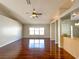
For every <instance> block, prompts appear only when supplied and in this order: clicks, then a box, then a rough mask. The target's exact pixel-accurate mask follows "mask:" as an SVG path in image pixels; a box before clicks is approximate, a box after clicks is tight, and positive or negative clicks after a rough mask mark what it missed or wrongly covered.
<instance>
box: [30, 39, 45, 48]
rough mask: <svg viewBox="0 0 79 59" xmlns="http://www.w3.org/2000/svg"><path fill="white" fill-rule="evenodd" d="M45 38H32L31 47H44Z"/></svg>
mask: <svg viewBox="0 0 79 59" xmlns="http://www.w3.org/2000/svg"><path fill="white" fill-rule="evenodd" d="M44 47H45V45H44V39H30V40H29V48H44Z"/></svg>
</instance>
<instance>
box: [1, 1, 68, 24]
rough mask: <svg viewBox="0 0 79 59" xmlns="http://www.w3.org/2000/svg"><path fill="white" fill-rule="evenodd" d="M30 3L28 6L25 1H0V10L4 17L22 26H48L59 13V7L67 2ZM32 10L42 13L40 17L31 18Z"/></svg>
mask: <svg viewBox="0 0 79 59" xmlns="http://www.w3.org/2000/svg"><path fill="white" fill-rule="evenodd" d="M30 1H31V5H28V4H27V2H26V0H0V10H1V11H2V13H3V14H4V15H6V16H8V17H11V18H13V19H17V20H18V21H20V22H22V23H23V24H49V23H50V22H51V21H52V20H53V19H52V18H53V17H54V16H56V15H57V13H58V12H59V8H60V6H61V5H63V3H65V2H66V1H67V2H68V0H30ZM63 7H64V6H63ZM66 7H67V6H66ZM33 8H35V9H36V11H38V12H40V13H42V15H40V16H38V18H34V19H33V18H31V17H30V16H31V13H32V11H33ZM27 12H29V14H27Z"/></svg>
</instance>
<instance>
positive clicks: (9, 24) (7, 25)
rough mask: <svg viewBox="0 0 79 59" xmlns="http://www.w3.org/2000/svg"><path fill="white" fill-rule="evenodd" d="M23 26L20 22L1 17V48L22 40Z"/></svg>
mask: <svg viewBox="0 0 79 59" xmlns="http://www.w3.org/2000/svg"><path fill="white" fill-rule="evenodd" d="M21 34H22V26H21V24H20V23H19V22H17V21H15V20H12V19H10V18H8V17H5V16H2V15H0V47H2V46H5V45H7V44H9V43H12V42H14V41H16V40H19V39H21Z"/></svg>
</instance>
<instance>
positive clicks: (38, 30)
mask: <svg viewBox="0 0 79 59" xmlns="http://www.w3.org/2000/svg"><path fill="white" fill-rule="evenodd" d="M29 35H44V28H43V27H40V28H34V27H31V28H29Z"/></svg>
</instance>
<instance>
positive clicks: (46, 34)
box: [23, 24, 50, 38]
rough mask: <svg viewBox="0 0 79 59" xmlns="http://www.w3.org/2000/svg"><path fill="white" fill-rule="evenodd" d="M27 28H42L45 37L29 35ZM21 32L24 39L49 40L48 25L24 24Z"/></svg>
mask: <svg viewBox="0 0 79 59" xmlns="http://www.w3.org/2000/svg"><path fill="white" fill-rule="evenodd" d="M29 27H44V28H45V35H43V36H42V35H29ZM23 31H24V32H23V37H24V38H50V24H26V25H24V28H23Z"/></svg>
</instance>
